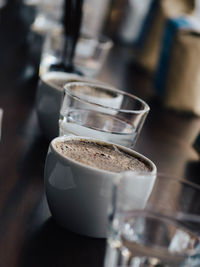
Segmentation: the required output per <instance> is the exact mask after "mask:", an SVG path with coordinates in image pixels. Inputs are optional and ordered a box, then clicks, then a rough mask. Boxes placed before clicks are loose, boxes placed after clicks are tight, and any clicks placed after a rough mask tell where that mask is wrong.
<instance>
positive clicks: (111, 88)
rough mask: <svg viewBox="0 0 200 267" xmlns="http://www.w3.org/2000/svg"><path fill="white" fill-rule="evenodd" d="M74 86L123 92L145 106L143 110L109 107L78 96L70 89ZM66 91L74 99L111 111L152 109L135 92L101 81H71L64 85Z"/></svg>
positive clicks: (133, 112) (125, 111) (138, 112)
mask: <svg viewBox="0 0 200 267" xmlns="http://www.w3.org/2000/svg"><path fill="white" fill-rule="evenodd" d="M73 86H88V87H95V88H97V89H103V90H107V91H110V92H114V93H115V92H116V93H118V94H121V95H124V96H127V97H129V98H131V99H134V100H135V101H138V102H140V103H142V104H143V106H144V108H143V109H141V110H131V109H120V108H114V107H109V106H107V105H102V104H99V103H95V102H92V101H90V100H87V99H83V98H81V97H80V96H77V95H76V94H75V93H73V91H72V90H70V88H71V87H73ZM64 92H65V93H66V94H67V95H69V96H70V97H72V98H74V99H77V100H79V101H81V102H84V103H87V104H90V105H93V106H97V107H101V108H104V109H107V110H111V111H118V112H121V113H131V114H146V113H148V112H149V110H150V107H149V105H148V104H147V103H146V102H145V101H144V100H142V99H141V98H139V97H137V96H135V95H133V94H130V93H127V92H125V91H122V90H119V89H118V88H115V87H113V86H110V85H104V84H100V83H95V82H92V83H91V82H82V81H81V82H69V83H66V84H65V85H64Z"/></svg>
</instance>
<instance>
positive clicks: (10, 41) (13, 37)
mask: <svg viewBox="0 0 200 267" xmlns="http://www.w3.org/2000/svg"><path fill="white" fill-rule="evenodd" d="M35 13H36V10H35V8H34V7H30V6H27V5H25V4H24V3H23V1H22V0H7V1H6V3H5V5H4V6H3V7H2V8H1V9H0V36H1V42H0V58H1V61H0V72H1V76H0V81H1V84H2V83H3V81H4V80H6V81H7V80H8V81H10V77H11V76H12V77H15V82H21V80H22V79H25V78H27V77H25V72H26V68H27V66H28V65H29V66H30V65H31V66H32V69H33V71H32V74H31V75H34V74H35V73H36V72H37V70H34V68H35V66H34V65H33V64H32V61H31V60H32V56H31V47H32V46H33V45H34V44H33V43H29V40H28V37H29V34H30V26H31V24H32V23H33V21H34V18H35ZM34 58H35V57H34ZM31 77H32V76H31Z"/></svg>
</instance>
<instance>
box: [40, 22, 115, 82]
mask: <svg viewBox="0 0 200 267" xmlns="http://www.w3.org/2000/svg"><path fill="white" fill-rule="evenodd" d="M64 44H65V36H64V34H63V28H62V27H61V26H58V27H55V28H54V29H52V31H51V32H48V33H47V34H46V37H45V41H44V46H43V50H42V55H41V61H40V70H39V73H40V75H43V74H44V73H46V72H48V71H51V70H52V66H53V65H54V64H59V63H60V62H61V60H62V57H63V51H64ZM112 46H113V42H112V40H111V39H110V38H108V37H106V36H103V35H101V36H90V35H88V34H87V35H86V34H81V36H80V37H79V39H78V43H77V45H76V49H75V55H74V65H75V67H76V69H77V70H78V71H80V72H81V73H82V74H83V75H84V76H87V77H95V76H97V74H98V73H99V72H100V71H101V68H102V66H103V64H104V62H105V60H106V58H107V55H108V52H109V51H110V49H111V48H112Z"/></svg>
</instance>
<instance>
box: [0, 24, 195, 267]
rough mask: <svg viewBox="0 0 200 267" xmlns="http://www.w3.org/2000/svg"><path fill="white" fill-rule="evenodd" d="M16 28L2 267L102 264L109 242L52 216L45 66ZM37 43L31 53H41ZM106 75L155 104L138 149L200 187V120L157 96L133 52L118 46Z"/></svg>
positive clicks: (1, 211)
mask: <svg viewBox="0 0 200 267" xmlns="http://www.w3.org/2000/svg"><path fill="white" fill-rule="evenodd" d="M7 22H8V21H7ZM8 24H9V23H6V21H5V24H4V25H3V26H1V27H0V31H1V33H2V32H3V33H4V41H3V42H1V44H0V45H1V49H0V51H1V52H0V54H1V57H0V58H1V62H0V71H1V72H0V108H3V110H4V116H3V124H2V139H1V141H0V267H51V266H52V267H55V266H56V267H66V266H69V267H71V266H80V267H82V266H91V267H94V266H95V267H100V266H102V265H103V258H104V252H105V243H106V242H105V240H104V239H93V238H87V237H84V236H80V235H76V234H74V233H71V232H69V231H67V230H64V229H62V228H60V227H59V226H57V225H56V223H55V222H54V221H53V219H52V217H51V215H50V213H49V210H48V206H47V203H46V199H45V194H44V187H43V170H44V163H45V156H46V152H47V148H48V145H49V141H48V140H46V139H45V137H44V136H43V135H42V133H41V131H40V129H39V126H38V121H37V115H36V111H35V94H36V88H37V81H38V76H37V72H34V70H35V69H37V64H38V61H37V60H36V58H35V57H30V46H27V43H26V41H24V40H21V39H20V40H21V41H19V40H18V43H17V44H18V45H16V44H14V40H15V38H17V36H18V35H17V34H18V33H20V31H19V32H17V33H16V28H15V26H12V25H11V24H9V25H10V28H11V32H12V31H13V34H11V32H10V31H9V33H8V31H7V30H6V29H8V28H6V27H7V25H8ZM19 28H20V27H19ZM14 32H15V35H14ZM13 36H14V37H13ZM18 37H19V36H18ZM21 37H22V36H21ZM35 46H36V47H37V44H34V45H33V43H32V47H31V52H34V53H35V52H36V54H37V50H34V49H35ZM33 47H34V49H33ZM37 55H38V58H39V53H38V54H37ZM30 58H31V59H34V60H32V61H30ZM33 62H34V64H33ZM30 63H31V64H30ZM34 68H35V69H34ZM98 78H99V79H100V80H102V81H106V82H109V83H111V84H112V85H114V86H117V87H119V88H121V89H123V90H126V91H129V92H132V93H134V94H137V95H138V96H140V97H142V98H144V99H145V100H146V101H147V102H148V103H149V105H150V107H151V112H150V114H149V115H148V118H147V120H146V123H145V125H144V128H143V130H142V132H141V135H140V137H139V139H138V142H137V145H136V147H135V149H136V150H137V151H139V152H141V153H142V154H144V155H145V156H147V157H149V158H150V159H151V160H152V161H154V163H155V164H156V165H157V167H158V171H160V172H165V173H167V174H169V175H173V176H178V177H181V178H185V179H189V180H191V181H194V182H197V183H200V180H199V172H200V163H199V160H198V155H197V153H196V152H195V151H194V149H193V148H192V143H193V141H194V138H195V136H196V135H197V132H198V131H199V128H200V119H199V118H197V117H193V116H189V115H182V114H177V113H174V112H172V111H168V110H165V109H163V108H162V106H161V105H160V104H159V101H158V100H157V99H156V98H155V97H153V95H154V90H153V86H152V77H151V75H149V74H148V73H145V72H144V71H143V70H141V69H139V68H138V67H136V66H134V64H133V63H132V60H131V51H130V49H127V48H122V47H114V49H113V51H112V52H111V54H110V56H109V58H108V61H107V62H106V64H105V66H104V68H103V71H102V73H101V74H100V75H99V77H98Z"/></svg>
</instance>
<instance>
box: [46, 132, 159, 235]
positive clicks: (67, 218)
mask: <svg viewBox="0 0 200 267" xmlns="http://www.w3.org/2000/svg"><path fill="white" fill-rule="evenodd" d="M64 140H91V141H94V142H97V143H99V144H111V143H108V142H103V141H100V140H97V139H94V138H86V137H80V136H68V137H67V136H62V137H57V138H55V139H53V140H52V141H51V143H50V146H49V151H48V154H47V158H46V163H45V172H44V178H45V191H46V197H47V201H48V204H49V208H50V211H51V214H52V216H53V218H54V219H55V220H56V221H57V222H58V223H59V224H60V225H61V226H63V227H65V228H67V229H68V230H71V231H73V232H76V233H79V234H83V235H86V236H90V237H104V238H105V237H106V232H107V230H106V228H107V213H108V205H109V202H110V196H111V188H112V184H113V182H114V180H115V179H117V177H118V176H119V173H115V172H111V171H105V170H101V169H98V168H94V167H90V166H88V165H84V164H82V163H80V162H77V161H75V160H72V159H70V158H68V157H65V156H63V155H62V154H61V153H60V152H58V151H57V150H56V148H55V144H56V142H59V141H64ZM116 146H117V147H118V148H119V149H122V150H123V151H125V152H127V153H128V154H131V155H133V156H134V157H136V158H138V159H141V160H142V161H143V162H145V163H147V164H148V166H150V169H151V171H150V173H151V174H155V173H156V166H155V164H154V163H153V162H152V161H151V160H149V159H148V158H146V157H145V156H143V155H141V154H139V153H137V152H136V151H134V150H131V149H128V148H125V147H123V146H120V145H116ZM154 181H155V177H154V176H149V177H148V179H146V180H145V181H144V184H142V186H141V181H140V182H136V185H135V189H134V190H135V192H137V191H138V189H140V197H141V199H142V202H145V201H147V199H148V197H149V195H150V193H151V190H152V188H153V184H154ZM142 205H144V203H142Z"/></svg>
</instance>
